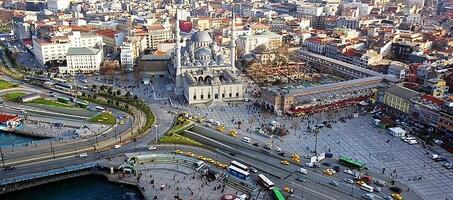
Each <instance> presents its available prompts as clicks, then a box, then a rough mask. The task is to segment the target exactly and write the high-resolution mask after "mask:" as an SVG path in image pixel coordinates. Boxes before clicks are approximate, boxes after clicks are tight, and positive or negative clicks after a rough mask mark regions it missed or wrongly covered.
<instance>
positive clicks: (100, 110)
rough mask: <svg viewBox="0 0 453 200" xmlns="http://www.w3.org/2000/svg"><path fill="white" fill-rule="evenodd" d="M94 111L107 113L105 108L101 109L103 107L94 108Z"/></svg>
mask: <svg viewBox="0 0 453 200" xmlns="http://www.w3.org/2000/svg"><path fill="white" fill-rule="evenodd" d="M94 109H95V110H96V111H98V112H104V111H105V108H103V107H101V106H96V107H94Z"/></svg>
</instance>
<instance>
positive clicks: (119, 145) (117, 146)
mask: <svg viewBox="0 0 453 200" xmlns="http://www.w3.org/2000/svg"><path fill="white" fill-rule="evenodd" d="M113 148H114V149H119V148H121V144H117V145H115V146H114V147H113Z"/></svg>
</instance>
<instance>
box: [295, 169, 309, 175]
mask: <svg viewBox="0 0 453 200" xmlns="http://www.w3.org/2000/svg"><path fill="white" fill-rule="evenodd" d="M297 172H299V173H302V174H307V173H308V170H307V169H304V168H299V169H297Z"/></svg>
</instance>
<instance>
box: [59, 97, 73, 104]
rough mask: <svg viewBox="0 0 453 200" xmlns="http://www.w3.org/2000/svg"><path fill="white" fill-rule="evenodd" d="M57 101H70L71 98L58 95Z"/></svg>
mask: <svg viewBox="0 0 453 200" xmlns="http://www.w3.org/2000/svg"><path fill="white" fill-rule="evenodd" d="M57 101H58V102H61V103H69V102H70V101H71V100H70V99H68V98H65V97H58V98H57Z"/></svg>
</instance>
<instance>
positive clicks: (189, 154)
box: [184, 151, 195, 157]
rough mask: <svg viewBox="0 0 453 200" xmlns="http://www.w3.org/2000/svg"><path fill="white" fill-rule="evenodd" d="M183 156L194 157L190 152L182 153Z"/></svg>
mask: <svg viewBox="0 0 453 200" xmlns="http://www.w3.org/2000/svg"><path fill="white" fill-rule="evenodd" d="M184 155H186V156H189V157H194V156H195V154H194V153H192V152H190V151H188V152H184Z"/></svg>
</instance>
